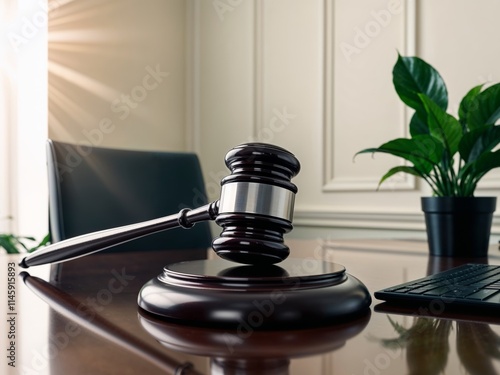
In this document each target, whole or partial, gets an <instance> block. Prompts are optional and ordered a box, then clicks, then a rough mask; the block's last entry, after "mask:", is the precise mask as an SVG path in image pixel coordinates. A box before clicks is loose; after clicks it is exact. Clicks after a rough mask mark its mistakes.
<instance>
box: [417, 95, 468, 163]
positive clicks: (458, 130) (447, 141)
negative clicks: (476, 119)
mask: <svg viewBox="0 0 500 375" xmlns="http://www.w3.org/2000/svg"><path fill="white" fill-rule="evenodd" d="M419 97H420V99H421V100H422V103H423V104H424V106H425V111H426V112H427V124H428V125H429V131H430V134H431V135H432V136H433V137H435V138H437V139H439V140H440V141H441V142H442V144H443V146H444V147H445V149H446V150H447V151H448V154H449V157H450V159H451V158H452V157H453V155H454V154H455V153H456V152H457V151H458V145H459V143H460V140H461V139H462V135H463V130H462V126H461V125H460V123H459V122H458V120H457V119H456V118H455V117H453V116H452V115H450V114H448V113H446V111H445V110H444V109H442V108H440V107H439V106H438V105H437V104H436V103H434V102H433V101H432V100H431V99H430V98H429V97H428V96H426V95H424V94H419Z"/></svg>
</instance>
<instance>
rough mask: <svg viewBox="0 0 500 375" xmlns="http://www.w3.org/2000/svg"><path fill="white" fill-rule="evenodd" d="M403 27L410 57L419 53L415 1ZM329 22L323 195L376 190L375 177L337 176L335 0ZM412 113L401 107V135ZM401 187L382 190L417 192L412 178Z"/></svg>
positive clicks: (329, 1) (329, 0)
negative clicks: (335, 144)
mask: <svg viewBox="0 0 500 375" xmlns="http://www.w3.org/2000/svg"><path fill="white" fill-rule="evenodd" d="M404 7H405V8H404V13H403V24H404V51H403V53H404V54H406V55H413V54H415V53H416V44H417V22H416V20H417V4H416V1H415V0H407V1H405V2H404ZM324 9H325V12H324V13H325V19H324V77H325V79H324V86H323V91H324V121H323V134H324V144H323V149H324V152H323V187H322V190H323V192H335V191H373V188H374V186H377V185H378V182H379V181H378V179H375V178H363V177H360V178H357V177H348V178H342V177H339V176H336V175H335V168H334V165H333V160H334V156H335V155H334V151H333V148H334V147H333V140H334V138H335V131H334V128H335V124H334V119H333V113H334V109H335V98H334V84H335V79H334V73H335V64H334V57H335V53H334V50H333V37H334V35H335V28H334V25H335V22H334V18H335V0H325V1H324ZM410 118H411V113H410V111H409V110H408V108H407V107H406V106H405V105H403V104H401V117H400V123H399V129H400V135H401V136H402V137H405V136H407V135H408V126H407V124H408V123H409V120H410ZM398 177H399V178H398V179H397V180H394V182H397V184H396V183H395V184H383V185H382V186H380V187H379V189H380V190H398V191H399V190H415V189H417V184H416V179H415V177H414V176H411V175H407V174H404V175H401V176H398Z"/></svg>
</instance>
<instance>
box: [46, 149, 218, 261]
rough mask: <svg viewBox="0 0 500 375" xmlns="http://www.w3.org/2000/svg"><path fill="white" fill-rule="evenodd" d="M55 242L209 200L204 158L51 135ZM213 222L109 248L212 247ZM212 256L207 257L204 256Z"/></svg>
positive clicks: (51, 218) (51, 214)
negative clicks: (59, 139)
mask: <svg viewBox="0 0 500 375" xmlns="http://www.w3.org/2000/svg"><path fill="white" fill-rule="evenodd" d="M47 161H48V175H49V226H50V234H51V240H52V242H57V241H61V240H64V239H67V238H71V237H74V236H78V235H80V234H84V233H89V232H94V231H97V230H102V229H107V228H112V227H116V226H121V225H127V224H132V223H136V222H140V221H144V220H149V219H154V218H157V217H162V216H166V215H170V214H174V213H177V212H178V211H179V210H180V209H182V208H184V207H190V208H196V207H199V206H202V205H204V204H206V203H207V199H206V193H205V186H204V182H203V177H202V172H201V167H200V163H199V160H198V158H197V156H196V155H195V154H192V153H180V152H152V151H131V150H117V149H108V148H99V147H91V146H79V145H75V144H69V143H63V142H57V141H54V140H48V142H47ZM211 241H212V236H211V233H210V227H209V224H208V222H205V223H199V224H196V225H195V226H194V227H193V228H192V229H190V230H189V231H187V230H185V229H182V228H176V229H171V230H167V231H163V232H160V233H156V234H153V235H149V236H146V237H142V238H139V239H135V240H133V241H130V242H126V243H124V244H120V245H117V246H114V247H111V248H109V249H106V250H103V252H130V251H149V250H169V249H203V251H204V254H206V249H207V248H208V247H210V245H211ZM202 257H203V258H206V255H205V256H202Z"/></svg>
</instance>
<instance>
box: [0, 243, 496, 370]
mask: <svg viewBox="0 0 500 375" xmlns="http://www.w3.org/2000/svg"><path fill="white" fill-rule="evenodd" d="M287 243H288V244H289V245H290V247H291V249H292V255H291V256H292V257H294V258H299V259H303V261H304V267H307V262H308V260H309V259H323V260H327V261H330V262H334V263H338V264H341V265H343V266H344V267H345V268H346V269H347V272H348V273H349V274H350V275H353V276H355V277H356V278H358V279H360V280H361V281H362V282H363V283H364V284H365V285H366V286H367V288H368V289H369V291H370V293H371V294H372V296H373V293H374V292H375V291H377V290H380V289H383V288H385V287H389V286H392V285H396V284H399V283H402V282H405V281H410V280H412V279H416V278H419V277H422V276H425V275H427V274H430V273H433V272H436V271H438V270H442V269H447V268H450V267H452V266H455V265H459V264H460V263H462V262H465V261H470V259H467V260H464V259H459V260H458V259H455V260H453V259H448V258H432V257H429V256H428V254H427V245H426V243H424V242H420V241H401V240H351V241H349V240H338V241H319V240H311V241H305V240H287ZM179 253H180V255H179ZM172 254H173V253H172V252H151V253H129V254H94V255H92V256H88V257H85V258H80V259H77V260H74V261H71V262H66V263H64V265H63V267H62V268H58V269H57V274H56V267H55V266H39V267H33V268H30V269H28V270H27V271H28V274H21V276H16V277H15V278H14V279H12V277H10V276H9V273H10V275H12V273H15V274H16V275H19V274H20V273H21V272H22V271H23V270H22V269H21V268H20V267H19V266H17V263H18V262H19V260H20V257H19V256H13V255H2V256H0V263H1V269H2V271H1V272H0V275H2V277H3V280H2V281H1V289H0V294H1V295H2V297H3V301H4V302H3V307H2V315H3V316H2V319H1V322H2V323H1V327H2V339H1V340H0V349H1V351H2V362H1V366H2V368H1V369H0V373H1V374H58V375H59V374H61V375H62V374H64V375H66V374H71V375H79V374H92V375H98V374H177V375H179V374H297V375H299V374H300V375H302V374H325V375H326V374H335V375H339V374H340V375H342V374H346V375H358V374H359V375H378V374H398V375H401V374H426V375H428V374H481V375H488V374H500V326H499V323H500V317H496V316H493V315H485V314H482V313H481V311H478V312H477V315H464V314H460V313H459V312H456V311H454V312H449V311H446V309H445V311H444V312H443V311H438V312H437V313H436V314H435V316H432V317H429V316H422V315H421V313H419V312H418V311H416V310H415V308H409V307H405V306H398V307H397V308H395V307H390V306H387V305H386V304H383V303H382V301H378V300H376V299H373V302H372V305H371V309H370V311H369V312H368V313H366V314H363V315H361V316H358V317H355V318H353V319H352V320H349V321H342V322H331V324H328V325H325V326H320V327H313V328H307V329H297V328H296V327H290V328H289V329H281V330H265V331H259V330H258V329H253V328H252V327H251V326H248V325H247V326H243V325H242V326H238V327H235V328H209V327H206V328H202V327H194V326H187V325H181V324H174V323H172V322H166V321H164V320H161V319H158V318H157V317H154V316H152V315H150V314H148V313H145V312H144V311H141V310H140V309H139V308H138V307H137V295H138V292H139V290H140V288H141V287H142V286H143V285H144V283H146V282H147V281H148V280H150V279H151V278H154V277H156V276H157V275H158V274H159V273H160V272H161V270H162V268H163V266H164V265H166V264H168V263H171V262H172V261H178V260H179V259H184V258H183V254H187V255H189V252H188V251H184V252H176V255H175V256H173V255H172ZM489 254H490V257H489V259H488V262H489V263H490V264H500V252H499V251H498V247H497V246H493V245H492V246H491V248H490V251H489ZM210 256H211V254H210ZM477 261H481V262H484V261H485V260H477ZM12 291H14V292H12ZM334 303H335V301H332V304H334ZM5 353H7V355H5ZM9 364H10V365H9ZM14 366H15V367H14Z"/></svg>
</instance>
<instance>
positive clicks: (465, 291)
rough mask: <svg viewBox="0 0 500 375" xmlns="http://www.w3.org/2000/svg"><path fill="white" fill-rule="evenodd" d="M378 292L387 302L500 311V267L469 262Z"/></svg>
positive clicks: (439, 307) (440, 307)
mask: <svg viewBox="0 0 500 375" xmlns="http://www.w3.org/2000/svg"><path fill="white" fill-rule="evenodd" d="M374 295H375V298H377V299H380V300H384V301H387V302H395V303H400V304H401V303H402V302H403V303H404V304H405V305H406V304H418V305H427V308H428V309H429V308H430V309H434V310H438V311H439V310H444V309H445V308H446V307H447V306H449V307H451V308H453V309H460V308H465V309H469V308H473V309H476V308H477V309H481V310H478V311H481V312H485V313H486V312H500V266H498V265H488V264H472V263H468V264H464V265H462V266H459V267H456V268H452V269H450V270H447V271H443V272H440V273H437V274H434V275H429V276H426V277H423V278H421V279H417V280H413V281H410V282H406V283H403V284H399V285H395V286H392V287H390V288H386V289H383V290H380V291H378V292H375V294H374Z"/></svg>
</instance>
